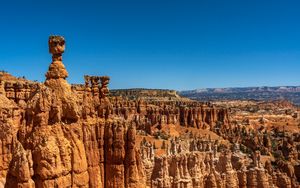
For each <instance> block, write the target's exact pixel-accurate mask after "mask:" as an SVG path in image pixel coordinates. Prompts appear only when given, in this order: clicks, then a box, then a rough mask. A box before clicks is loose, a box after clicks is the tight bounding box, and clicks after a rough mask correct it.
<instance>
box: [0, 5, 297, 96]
mask: <svg viewBox="0 0 300 188" xmlns="http://www.w3.org/2000/svg"><path fill="white" fill-rule="evenodd" d="M299 7H300V1H297V0H294V1H291V0H282V1H279V0H269V1H267V0H205V1H204V0H181V1H179V0H126V1H124V0H118V1H117V0H106V1H104V0H103V1H102V0H98V1H97V0H94V1H91V0H90V1H89V0H85V1H83V0H82V1H79V0H77V1H76V0H73V1H69V0H65V1H63V0H60V1H58V0H51V1H47V0H45V1H38V0H36V1H33V0H31V1H30V0H27V1H21V0H20V1H14V0H11V1H1V6H0V20H1V22H0V23H1V30H0V36H1V42H0V62H1V63H0V69H3V70H6V71H8V72H10V73H12V74H14V75H16V76H23V75H24V76H26V77H27V78H28V79H31V80H39V81H43V80H44V74H45V72H46V71H47V68H48V66H49V64H50V62H51V55H50V54H49V53H48V46H47V45H48V44H47V40H48V36H49V35H51V34H58V35H63V36H64V37H65V38H66V41H67V44H66V45H67V47H66V52H65V54H64V64H65V65H66V67H67V70H68V72H69V78H68V80H69V82H71V83H82V82H83V75H84V74H90V75H109V76H111V84H110V87H111V88H137V87H143V88H168V89H178V90H184V89H195V88H205V87H241V86H265V85H268V86H277V85H300V21H299V19H300V11H299Z"/></svg>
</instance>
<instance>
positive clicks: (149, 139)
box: [0, 36, 300, 188]
mask: <svg viewBox="0 0 300 188" xmlns="http://www.w3.org/2000/svg"><path fill="white" fill-rule="evenodd" d="M64 46H65V41H64V39H63V38H62V37H59V36H54V37H50V38H49V51H50V52H51V54H52V63H51V64H50V66H49V70H48V72H47V73H46V80H45V82H44V83H38V82H31V81H28V80H26V79H24V78H15V77H13V76H11V75H9V74H8V73H4V72H2V73H1V74H0V129H1V131H0V187H9V188H10V187H12V188H14V187H22V188H32V187H45V188H46V187H94V188H98V187H100V188H101V187H105V188H143V187H145V188H146V187H152V188H173V187H178V188H179V187H180V188H181V187H182V188H192V187H195V188H235V187H241V188H246V187H249V188H268V187H270V188H271V187H279V188H286V187H287V188H296V187H299V179H300V164H299V157H300V155H299V150H300V134H299V131H298V129H299V123H300V117H299V112H300V111H299V109H298V108H296V107H295V106H293V105H292V104H291V103H289V102H287V101H275V102H261V101H260V102H258V101H246V100H244V101H217V102H213V103H209V102H206V103H202V102H197V101H192V100H189V99H186V98H182V97H180V96H178V95H177V94H176V92H175V93H174V92H173V91H164V90H163V91H162V90H159V91H156V90H145V91H144V90H139V91H138V92H135V91H131V90H129V91H122V92H119V93H118V92H113V94H112V95H109V90H108V84H109V77H107V76H85V77H84V79H85V84H84V85H70V84H69V83H68V82H67V81H66V78H67V76H68V72H67V70H66V69H65V67H64V65H63V62H62V53H63V52H64ZM135 95H138V97H133V96H135Z"/></svg>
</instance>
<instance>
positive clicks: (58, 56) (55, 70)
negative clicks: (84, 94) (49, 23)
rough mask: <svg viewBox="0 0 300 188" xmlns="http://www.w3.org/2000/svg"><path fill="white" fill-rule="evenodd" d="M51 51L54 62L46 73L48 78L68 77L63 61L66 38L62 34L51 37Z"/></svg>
mask: <svg viewBox="0 0 300 188" xmlns="http://www.w3.org/2000/svg"><path fill="white" fill-rule="evenodd" d="M48 42H49V52H50V53H51V54H52V63H51V65H50V67H49V70H48V72H47V73H46V79H47V80H49V79H59V78H62V79H66V78H67V77H68V72H67V70H66V68H65V66H64V64H63V63H62V54H63V53H64V51H65V39H64V38H63V37H61V36H50V37H49V41H48Z"/></svg>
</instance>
